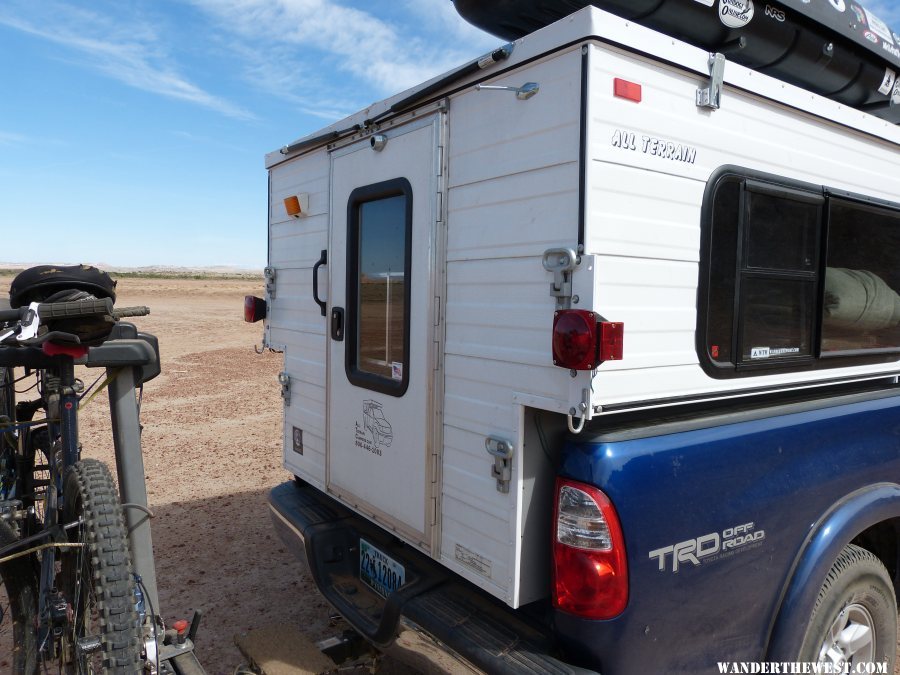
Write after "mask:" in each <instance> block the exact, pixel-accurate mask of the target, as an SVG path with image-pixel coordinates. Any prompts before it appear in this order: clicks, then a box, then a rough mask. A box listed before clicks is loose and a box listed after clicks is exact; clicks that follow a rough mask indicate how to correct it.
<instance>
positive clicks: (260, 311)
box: [244, 295, 267, 323]
mask: <svg viewBox="0 0 900 675" xmlns="http://www.w3.org/2000/svg"><path fill="white" fill-rule="evenodd" d="M266 309H267V307H266V301H265V300H263V299H262V298H257V297H255V296H253V295H245V296H244V321H246V322H247V323H256V322H257V321H261V320H262V319H265V318H266Z"/></svg>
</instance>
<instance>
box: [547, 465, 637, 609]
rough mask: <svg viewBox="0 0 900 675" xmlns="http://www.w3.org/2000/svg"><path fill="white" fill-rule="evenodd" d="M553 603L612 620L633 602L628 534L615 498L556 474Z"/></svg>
mask: <svg viewBox="0 0 900 675" xmlns="http://www.w3.org/2000/svg"><path fill="white" fill-rule="evenodd" d="M553 524H554V533H553V535H554V536H553V606H554V607H556V608H557V609H560V610H562V611H564V612H568V613H570V614H575V615H577V616H581V617H584V618H586V619H611V618H613V617H615V616H618V615H619V614H621V613H622V612H623V611H624V609H625V605H627V604H628V565H627V562H626V557H625V538H624V537H623V536H622V527H621V525H620V524H619V517H618V516H617V515H616V510H615V508H614V507H613V505H612V502H610V501H609V499H608V498H607V497H606V495H604V494H603V493H602V492H600V490H598V489H597V488H595V487H593V486H591V485H586V484H584V483H578V482H575V481H571V480H566V479H562V478H557V480H556V508H555V513H554V519H553Z"/></svg>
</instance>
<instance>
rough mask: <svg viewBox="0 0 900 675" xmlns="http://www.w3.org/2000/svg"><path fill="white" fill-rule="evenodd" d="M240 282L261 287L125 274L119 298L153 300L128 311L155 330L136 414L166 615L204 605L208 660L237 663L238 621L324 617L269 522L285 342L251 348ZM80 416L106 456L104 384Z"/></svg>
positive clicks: (253, 332)
mask: <svg viewBox="0 0 900 675" xmlns="http://www.w3.org/2000/svg"><path fill="white" fill-rule="evenodd" d="M245 294H256V295H261V294H262V288H261V281H260V282H255V281H241V280H224V279H208V280H188V279H183V280H182V279H174V280H173V279H159V280H155V279H133V278H123V279H121V280H120V281H119V284H118V298H117V301H116V305H117V306H119V307H124V306H129V305H147V306H148V307H150V310H151V314H150V316H148V317H143V318H139V319H135V320H134V322H135V323H136V324H137V325H138V327H139V329H140V330H142V331H144V332H149V333H153V334H155V335H156V336H157V337H158V338H159V341H160V352H161V360H162V374H161V375H160V376H159V377H158V378H156V379H155V380H153V381H151V382H149V383H147V385H146V386H145V389H144V394H143V403H142V409H141V421H142V424H143V426H144V431H143V436H142V440H143V451H144V469H145V474H146V477H147V490H148V496H149V501H150V507H151V509H152V510H153V512H154V513H155V516H156V517H155V518H154V520H153V521H152V532H153V544H154V551H155V554H156V560H157V563H156V569H157V577H158V584H159V588H160V604H161V605H162V607H161V611H162V615H163V616H164V617H165V618H166V619H167V620H168V621H169V622H171V621H174V620H176V619H179V618H187V619H190V617H191V615H192V613H193V611H194V610H195V609H201V610H202V611H203V620H202V625H201V630H200V633H199V636H198V640H197V650H198V653H199V657H200V660H201V663H203V665H204V666H205V668H206V669H207V671H208V672H209V673H214V674H224V673H231V672H233V670H234V668H235V667H236V666H237V665H239V664H240V663H241V661H242V657H241V655H240V653H239V652H238V651H237V649H236V647H235V646H234V643H233V637H234V635H235V634H237V633H241V632H245V631H249V630H252V629H254V628H258V627H261V626H266V625H270V624H274V623H278V622H290V623H292V624H294V625H309V626H318V627H319V630H320V631H321V630H324V628H325V623H326V622H327V615H328V610H327V609H326V604H325V601H324V600H323V599H322V598H321V597H319V596H318V595H317V594H316V593H315V592H314V591H313V590H312V588H310V585H309V582H308V581H307V580H306V578H305V577H304V576H303V572H302V569H301V566H300V564H299V563H298V562H297V561H296V560H295V559H294V558H293V557H292V556H290V555H288V554H287V553H286V552H285V550H284V548H283V547H282V546H281V544H280V542H279V541H278V540H277V537H276V536H275V534H274V532H273V530H272V527H271V524H270V520H269V513H268V508H267V506H266V494H267V492H268V490H269V489H270V488H271V487H272V486H274V485H276V484H278V483H280V482H282V481H284V480H286V479H288V478H289V476H288V475H287V473H286V472H285V471H284V470H283V469H282V468H281V399H280V396H279V391H280V388H279V385H278V383H277V380H276V376H277V374H278V371H279V369H280V365H281V355H279V354H273V353H268V352H267V353H264V354H256V353H255V351H254V345H259V344H260V342H261V337H262V324H247V323H244V322H243V320H242V317H243V296H244V295H245ZM86 384H87V382H86ZM82 419H83V422H82V432H81V439H82V442H83V443H84V447H85V454H87V455H89V456H90V455H93V456H96V457H99V458H100V459H104V460H106V461H111V460H112V441H111V437H110V435H109V433H108V431H107V429H108V407H107V403H106V398H105V397H103V396H98V397H97V399H95V400H94V401H93V402H92V403H91V405H90V406H89V407H88V408H87V409H86V410H85V411H84V415H83V418H82Z"/></svg>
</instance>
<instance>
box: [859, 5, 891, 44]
mask: <svg viewBox="0 0 900 675" xmlns="http://www.w3.org/2000/svg"><path fill="white" fill-rule="evenodd" d="M863 11H864V12H865V13H866V18H868V20H869V28H871V29H872V32H873V33H875V34H876V35H877V36H878V37H880V38H881V39H882V40H884V41H885V42H890V43H893V42H894V39H893V37H891V29H890V28H889V27H888V25H887V24H886V23H885V22H884V21H882V20H881V19H879V18H878V17H877V16H875V15H874V14H872V12H870V11H869V10H867V9H864V10H863Z"/></svg>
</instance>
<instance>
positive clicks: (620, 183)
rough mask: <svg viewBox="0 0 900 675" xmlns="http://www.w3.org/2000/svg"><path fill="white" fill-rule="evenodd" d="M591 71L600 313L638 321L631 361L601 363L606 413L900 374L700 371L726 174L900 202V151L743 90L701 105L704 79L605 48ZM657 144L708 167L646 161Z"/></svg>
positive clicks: (743, 72)
mask: <svg viewBox="0 0 900 675" xmlns="http://www.w3.org/2000/svg"><path fill="white" fill-rule="evenodd" d="M590 64H591V68H590V98H589V104H588V109H589V132H588V136H589V144H588V154H589V162H588V185H589V191H588V198H587V222H586V248H587V252H588V253H590V254H594V255H595V256H596V272H595V274H594V277H593V293H594V309H595V310H597V311H598V312H599V313H600V314H601V315H603V316H604V317H605V318H606V319H608V320H610V321H622V322H624V323H625V355H624V360H622V361H618V362H608V363H605V364H603V365H602V366H601V367H600V369H599V371H598V374H597V376H596V377H595V378H594V383H593V396H592V402H593V404H594V405H595V406H596V405H601V406H604V405H611V404H621V403H634V402H643V401H657V400H660V399H665V398H669V397H676V396H689V395H704V394H713V393H718V392H729V391H738V390H741V389H750V388H757V387H762V386H766V385H773V384H786V383H803V382H813V381H815V380H821V379H825V378H833V377H840V376H847V375H857V374H858V375H860V376H864V375H867V374H871V373H877V372H885V371H891V370H896V368H897V366H896V364H894V365H891V364H886V365H874V366H856V367H852V368H835V369H828V370H820V371H816V372H809V373H800V374H798V373H793V374H782V375H768V376H757V377H745V378H737V379H732V380H717V379H714V378H711V377H709V376H708V375H706V373H705V372H704V371H703V370H702V369H701V367H700V365H699V361H698V357H697V352H696V346H695V331H696V320H697V318H696V317H697V314H696V312H697V310H696V303H697V285H698V276H699V248H700V217H701V206H702V201H703V191H704V189H705V187H706V183H707V181H708V179H709V177H710V176H711V175H712V174H713V173H714V172H715V171H716V170H717V169H719V168H720V167H721V166H724V165H728V164H730V165H737V166H741V167H745V168H749V169H755V170H758V171H764V172H767V173H772V174H776V175H779V176H783V177H786V178H790V179H794V180H801V181H808V182H811V183H814V184H819V185H826V186H829V187H835V188H841V189H846V190H851V191H854V192H859V193H862V194H866V195H870V196H874V197H881V198H883V199H889V200H892V201H897V200H898V197H900V174H898V173H897V171H896V170H895V167H896V162H897V148H896V146H895V145H894V144H892V143H889V142H887V141H885V140H882V139H879V138H875V137H873V136H869V135H866V134H863V133H860V132H856V131H853V130H849V129H847V128H846V127H843V126H840V125H838V124H835V123H833V122H829V121H826V120H823V119H821V118H817V117H814V116H812V115H809V114H806V113H802V112H799V111H797V110H793V109H790V108H788V107H787V106H783V105H779V104H775V103H772V102H771V101H766V100H764V99H762V98H761V97H759V96H755V95H753V94H749V93H747V92H744V91H741V90H738V89H734V88H732V87H727V88H726V90H725V92H724V95H723V100H722V107H721V108H720V109H719V110H716V111H709V110H703V109H700V108H698V107H697V106H696V105H695V102H694V93H695V91H696V89H697V87H698V86H699V85H703V84H704V82H703V81H702V80H700V79H699V78H697V77H696V76H695V75H693V74H691V73H689V72H685V71H684V70H681V69H678V68H675V67H673V66H667V65H664V64H661V63H659V62H658V61H655V60H653V59H649V58H644V57H640V56H637V55H634V54H632V53H627V52H623V51H620V50H617V49H615V48H612V47H609V46H597V45H593V46H592V47H591V59H590ZM729 73H733V74H735V75H736V76H738V79H742V81H746V80H747V79H748V78H749V79H755V80H757V84H759V85H766V86H769V88H772V83H773V81H772V80H771V79H770V78H765V76H762V75H760V74H759V73H751V72H750V71H748V70H747V69H745V68H742V67H740V66H737V65H735V64H730V63H729V64H727V66H726V81H727V80H728V75H729ZM751 76H752V77H751ZM615 77H620V78H624V79H626V80H629V81H632V82H636V83H639V84H640V85H641V86H642V94H643V97H642V101H641V102H640V103H635V102H633V101H628V100H625V99H618V98H615V97H614V96H613V78H615ZM764 80H765V82H764ZM774 88H775V89H776V90H778V89H781V90H784V91H786V92H791V93H792V94H793V93H794V92H796V91H797V90H796V89H795V88H793V87H790V86H789V85H786V84H782V83H776V84H775V85H774ZM809 96H812V95H809ZM813 98H814V99H815V103H816V104H818V105H820V106H822V107H824V108H828V107H835V104H833V103H832V102H830V101H826V100H824V99H819V98H818V97H813ZM623 132H624V133H631V134H634V138H635V148H636V149H627V148H623V147H616V146H615V145H614V144H613V138H614V136H615V135H616V134H617V133H618V134H620V135H621V134H622V133H623ZM645 137H647V138H654V139H660V140H663V141H671V142H673V143H676V144H682V145H683V146H686V147H691V148H694V149H696V151H697V152H696V161H695V162H693V163H686V162H681V161H677V160H673V159H667V158H663V157H658V156H654V155H652V154H649V153H645V152H643V143H644V138H645Z"/></svg>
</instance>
